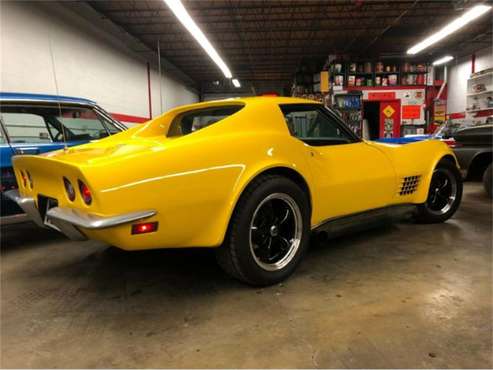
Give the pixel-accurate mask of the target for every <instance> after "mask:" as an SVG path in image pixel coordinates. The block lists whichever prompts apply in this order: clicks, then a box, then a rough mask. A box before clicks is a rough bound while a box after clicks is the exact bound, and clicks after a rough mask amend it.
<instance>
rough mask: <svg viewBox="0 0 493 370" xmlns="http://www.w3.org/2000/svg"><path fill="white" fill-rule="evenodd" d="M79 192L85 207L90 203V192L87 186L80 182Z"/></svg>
mask: <svg viewBox="0 0 493 370" xmlns="http://www.w3.org/2000/svg"><path fill="white" fill-rule="evenodd" d="M79 191H80V195H82V199H83V200H84V203H85V204H87V205H89V204H91V202H92V195H91V191H90V190H89V188H88V187H87V185H86V184H84V183H83V182H82V181H80V180H79Z"/></svg>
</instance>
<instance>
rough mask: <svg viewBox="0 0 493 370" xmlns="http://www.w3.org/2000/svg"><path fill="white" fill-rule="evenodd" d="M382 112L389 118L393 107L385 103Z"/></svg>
mask: <svg viewBox="0 0 493 370" xmlns="http://www.w3.org/2000/svg"><path fill="white" fill-rule="evenodd" d="M382 112H383V114H385V116H386V117H387V118H390V117H392V115H393V114H394V113H395V109H394V108H392V107H391V106H390V105H387V106H386V107H385V108H384V110H383V111H382Z"/></svg>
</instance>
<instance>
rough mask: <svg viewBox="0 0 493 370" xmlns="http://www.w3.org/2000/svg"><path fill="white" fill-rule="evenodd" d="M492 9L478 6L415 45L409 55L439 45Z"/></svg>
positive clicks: (486, 6)
mask: <svg viewBox="0 0 493 370" xmlns="http://www.w3.org/2000/svg"><path fill="white" fill-rule="evenodd" d="M490 9H491V6H488V5H476V6H474V7H473V8H471V9H470V10H468V11H467V12H465V13H464V14H462V16H460V17H459V18H457V19H455V20H454V21H452V22H450V23H449V24H447V25H446V26H445V27H443V28H442V29H441V30H440V31H438V32H436V33H434V34H433V35H431V36H429V37H427V38H426V39H424V40H423V41H421V42H420V43H418V44H416V45H414V46H413V47H412V48H410V49H409V50H408V51H407V53H408V54H417V53H419V52H420V51H422V50H424V49H426V48H427V47H428V46H430V45H433V44H435V43H437V42H438V41H440V40H443V39H444V38H445V37H447V36H448V35H450V34H451V33H454V32H455V31H457V30H458V29H460V28H462V27H464V26H465V25H466V24H468V23H470V22H472V21H473V20H475V19H476V18H478V17H480V16H482V15H483V14H484V13H486V12H488V11H489V10H490Z"/></svg>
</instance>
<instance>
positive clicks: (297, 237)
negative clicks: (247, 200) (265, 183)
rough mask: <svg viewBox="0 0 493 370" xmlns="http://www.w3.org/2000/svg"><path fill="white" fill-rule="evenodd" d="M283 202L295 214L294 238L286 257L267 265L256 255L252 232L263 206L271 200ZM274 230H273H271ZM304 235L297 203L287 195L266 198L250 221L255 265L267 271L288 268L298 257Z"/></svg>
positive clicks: (252, 253) (275, 194)
mask: <svg viewBox="0 0 493 370" xmlns="http://www.w3.org/2000/svg"><path fill="white" fill-rule="evenodd" d="M274 199H277V200H281V201H283V202H284V203H285V204H286V205H287V206H288V207H289V209H290V210H291V212H292V213H293V218H294V237H293V238H292V241H291V245H290V247H289V249H288V251H287V252H286V253H285V255H284V256H283V257H282V258H281V259H280V260H279V261H276V262H274V263H266V262H263V261H261V260H260V258H259V257H258V256H257V255H256V254H255V251H254V247H253V246H254V243H253V241H252V230H253V229H254V225H253V223H254V221H255V218H256V216H257V213H258V211H259V210H260V209H261V208H262V206H263V205H264V204H265V203H267V202H269V201H271V200H274ZM271 230H272V229H271ZM302 235H303V218H302V216H301V210H300V207H299V206H298V204H297V203H296V201H295V200H294V199H293V198H292V197H291V196H289V195H287V194H285V193H273V194H270V195H268V196H267V197H266V198H264V199H263V200H262V201H261V202H260V203H259V204H258V205H257V208H256V209H255V212H253V216H252V219H251V221H250V228H249V243H250V253H251V255H252V257H253V259H254V261H255V263H256V264H257V265H258V266H259V267H260V268H262V269H263V270H266V271H278V270H281V269H283V268H284V267H286V266H287V265H288V264H289V263H290V262H291V261H292V260H293V258H294V256H295V255H296V252H297V251H298V249H299V247H300V244H301V238H302Z"/></svg>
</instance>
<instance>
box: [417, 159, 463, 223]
mask: <svg viewBox="0 0 493 370" xmlns="http://www.w3.org/2000/svg"><path fill="white" fill-rule="evenodd" d="M440 179H443V180H447V181H446V182H444V184H440V183H438V182H437V181H438V180H440ZM454 186H455V190H454ZM447 189H450V194H449V195H448V196H447V195H446V194H447V192H448V191H447ZM441 191H445V195H444V194H442V193H441ZM461 199H462V176H461V173H460V171H459V169H458V168H457V166H456V165H455V164H454V163H452V162H451V161H447V160H445V161H441V162H440V163H438V165H437V166H436V168H435V170H434V171H433V177H432V180H431V182H430V189H429V190H428V198H427V199H426V202H425V203H424V204H420V205H418V206H417V212H416V221H417V222H418V223H425V224H434V223H440V222H445V221H446V220H448V219H449V218H450V217H452V216H453V215H454V213H455V212H456V211H457V209H458V208H459V205H460V202H461ZM440 202H442V204H443V207H441V203H440Z"/></svg>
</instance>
